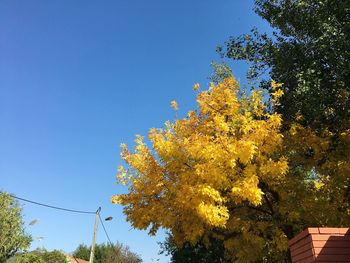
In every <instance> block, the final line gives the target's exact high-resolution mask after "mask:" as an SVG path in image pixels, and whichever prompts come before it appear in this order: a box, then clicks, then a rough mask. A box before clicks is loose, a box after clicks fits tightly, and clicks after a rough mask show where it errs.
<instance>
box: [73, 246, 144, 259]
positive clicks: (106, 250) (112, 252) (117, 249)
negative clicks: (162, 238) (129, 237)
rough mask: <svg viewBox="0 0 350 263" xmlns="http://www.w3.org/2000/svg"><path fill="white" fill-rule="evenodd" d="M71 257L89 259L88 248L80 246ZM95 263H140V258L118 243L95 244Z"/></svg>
mask: <svg viewBox="0 0 350 263" xmlns="http://www.w3.org/2000/svg"><path fill="white" fill-rule="evenodd" d="M73 256H74V257H76V258H81V259H85V260H89V259H90V248H89V247H87V246H86V245H84V244H80V245H79V246H78V247H77V249H76V250H75V251H74V253H73ZM94 262H96V263H122V262H125V263H140V262H142V260H141V259H140V257H139V256H138V255H137V254H135V253H133V252H131V251H130V249H129V247H127V246H124V245H122V244H120V243H117V244H115V245H112V244H97V245H96V246H95V257H94Z"/></svg>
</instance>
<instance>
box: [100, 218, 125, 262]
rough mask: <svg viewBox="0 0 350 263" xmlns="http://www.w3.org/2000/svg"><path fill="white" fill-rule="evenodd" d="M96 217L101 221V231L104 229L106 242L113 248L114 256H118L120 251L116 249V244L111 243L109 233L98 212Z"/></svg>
mask: <svg viewBox="0 0 350 263" xmlns="http://www.w3.org/2000/svg"><path fill="white" fill-rule="evenodd" d="M98 217H99V218H100V222H101V225H102V228H103V231H104V232H105V234H106V237H107V239H108V242H109V244H110V245H111V246H112V247H113V248H114V251H115V254H116V256H117V257H118V256H119V255H120V251H118V249H117V248H116V246H115V245H114V244H113V243H112V241H111V239H110V238H109V235H108V233H107V230H106V228H105V225H104V224H103V221H102V218H101V215H100V213H98Z"/></svg>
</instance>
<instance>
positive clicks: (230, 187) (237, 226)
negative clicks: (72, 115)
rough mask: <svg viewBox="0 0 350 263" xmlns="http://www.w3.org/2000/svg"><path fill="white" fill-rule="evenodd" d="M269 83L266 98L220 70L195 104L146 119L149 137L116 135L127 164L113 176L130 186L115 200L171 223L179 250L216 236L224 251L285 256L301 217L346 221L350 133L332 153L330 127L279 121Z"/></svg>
mask: <svg viewBox="0 0 350 263" xmlns="http://www.w3.org/2000/svg"><path fill="white" fill-rule="evenodd" d="M271 86H272V87H271V90H272V91H273V92H271V96H272V97H271V101H270V103H269V102H264V100H263V93H262V90H253V91H252V92H251V94H250V95H244V94H241V93H240V92H239V87H238V83H237V82H236V81H235V80H234V79H233V78H232V77H229V78H226V79H225V80H224V81H223V82H219V83H218V84H217V85H215V84H211V86H210V87H209V89H208V90H207V91H202V92H199V93H198V96H197V102H198V105H199V107H198V110H197V111H191V112H189V113H188V116H187V117H186V118H184V119H180V120H176V121H175V122H174V123H170V122H167V124H166V127H165V128H163V129H151V130H150V132H149V134H148V138H149V140H150V143H151V147H148V146H147V145H146V143H145V142H144V140H143V138H142V137H141V136H137V138H136V146H135V148H134V150H133V151H130V150H129V149H128V148H127V147H126V145H122V148H123V150H122V153H121V156H122V158H123V159H124V160H125V162H126V163H127V164H128V168H124V167H123V166H120V167H119V174H118V177H117V178H118V181H119V182H120V183H122V184H125V185H128V186H129V191H128V193H127V194H120V195H116V196H114V197H113V198H112V202H114V203H117V204H122V205H123V206H124V213H125V214H126V216H127V220H129V221H130V222H131V224H132V225H133V227H135V228H139V229H149V233H150V234H155V233H156V231H157V230H158V228H160V227H163V228H166V229H168V230H169V231H170V233H171V244H170V245H173V244H175V245H176V247H178V248H180V249H181V248H182V249H183V250H182V251H176V250H175V252H176V253H177V252H180V254H177V255H180V256H181V253H182V255H183V253H186V251H190V252H191V249H192V253H194V254H192V255H195V253H197V252H196V249H198V248H199V251H203V250H201V247H203V246H205V247H206V248H209V249H211V250H210V251H209V252H210V253H211V252H212V249H213V244H215V242H218V243H222V244H223V247H224V251H223V253H224V255H225V258H226V259H227V260H229V261H234V262H288V261H289V257H288V253H287V249H288V246H287V241H288V239H290V238H292V237H294V236H295V235H296V234H297V233H299V232H300V231H301V230H303V229H304V228H305V227H307V226H310V225H311V226H323V225H327V224H330V225H332V226H346V225H348V224H349V223H350V215H349V211H350V209H349V206H348V204H347V203H346V202H345V201H344V198H345V195H344V194H345V193H346V190H347V187H348V185H349V184H348V182H349V171H350V164H349V161H347V160H345V157H344V156H348V153H350V133H344V134H343V135H342V137H341V138H339V140H338V142H339V143H340V144H341V145H342V146H341V147H340V148H338V150H339V149H342V151H333V152H332V153H330V149H329V147H331V145H332V144H331V143H330V137H327V136H326V135H325V136H319V135H318V134H317V133H315V132H314V131H313V130H311V129H310V128H305V127H303V126H302V125H300V124H299V123H298V122H295V123H293V124H291V125H290V129H287V130H284V129H283V130H282V118H281V115H280V114H278V113H276V112H275V109H276V107H277V106H278V105H279V97H281V96H282V95H283V91H282V90H281V87H282V85H281V84H277V83H275V82H272V83H271ZM194 88H195V89H198V85H197V84H196V85H195V87H194ZM310 149H312V151H314V152H309V153H308V156H305V152H307V150H310ZM326 153H328V155H327V156H328V158H329V159H327V160H326V161H324V163H323V164H320V165H317V163H318V162H319V161H320V158H323V157H324V156H326ZM339 160H341V162H339ZM329 173H332V176H330V174H329ZM324 211H329V213H325V212H324ZM171 251H172V250H171V249H170V252H171ZM197 251H198V250H197ZM219 252H220V251H219ZM208 255H209V254H207V255H203V256H208Z"/></svg>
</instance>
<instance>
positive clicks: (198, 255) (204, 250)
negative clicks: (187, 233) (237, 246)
mask: <svg viewBox="0 0 350 263" xmlns="http://www.w3.org/2000/svg"><path fill="white" fill-rule="evenodd" d="M160 246H161V252H160V254H165V255H167V256H169V255H170V256H171V263H187V262H188V263H205V262H211V263H226V262H227V263H228V261H226V260H225V254H224V253H225V249H224V245H223V242H222V241H220V240H217V239H211V240H210V242H209V243H208V244H207V245H205V244H204V243H203V242H198V243H197V244H191V243H189V242H187V243H185V244H184V245H183V246H182V247H177V246H176V244H175V243H174V242H173V241H172V238H171V236H170V235H169V236H168V237H167V239H166V240H165V241H164V242H163V243H161V244H160Z"/></svg>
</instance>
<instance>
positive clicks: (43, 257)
mask: <svg viewBox="0 0 350 263" xmlns="http://www.w3.org/2000/svg"><path fill="white" fill-rule="evenodd" d="M14 260H15V261H14V262H16V263H67V259H66V256H65V255H64V254H63V253H62V252H60V251H58V250H53V251H51V252H49V251H47V250H46V249H36V250H34V251H31V252H29V253H24V254H19V255H17V256H15V258H14Z"/></svg>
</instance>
